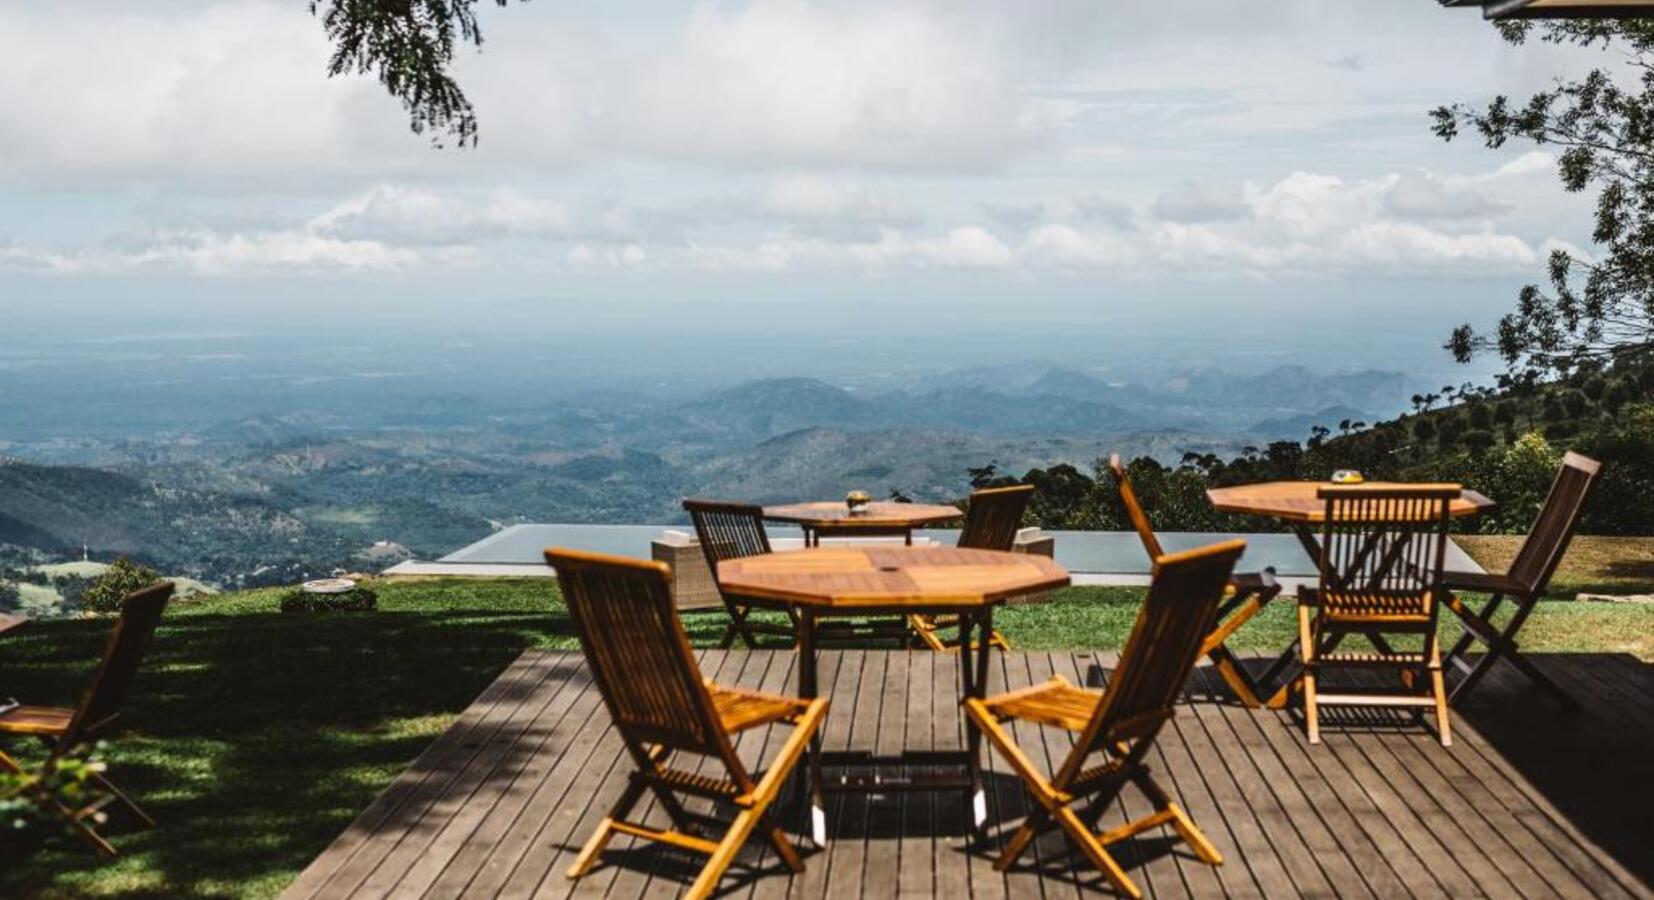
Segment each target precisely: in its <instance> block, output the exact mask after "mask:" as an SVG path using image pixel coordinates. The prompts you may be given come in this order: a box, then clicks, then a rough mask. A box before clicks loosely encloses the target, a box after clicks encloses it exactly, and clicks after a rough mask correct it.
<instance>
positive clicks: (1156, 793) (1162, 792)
mask: <svg viewBox="0 0 1654 900" xmlns="http://www.w3.org/2000/svg"><path fill="white" fill-rule="evenodd" d="M1131 781H1132V784H1135V785H1137V789H1138V790H1140V791H1142V792H1143V796H1145V797H1147V798H1149V803H1150V804H1152V805H1153V806H1154V809H1155V811H1156V812H1168V813H1171V816H1172V819H1171V824H1172V827H1173V828H1175V829H1177V833H1178V836H1180V837H1182V838H1183V841H1184V842H1185V843H1187V844H1188V845H1189V847H1190V848H1191V849H1193V850H1194V851H1195V855H1196V856H1198V857H1200V859H1201V861H1202V862H1207V863H1211V864H1212V865H1214V866H1219V865H1222V864H1223V854H1221V853H1219V852H1218V848H1216V847H1214V846H1212V842H1211V841H1210V840H1208V839H1207V838H1206V835H1205V833H1203V832H1202V831H1201V830H1200V828H1199V827H1197V826H1196V825H1195V822H1194V820H1193V819H1191V818H1189V814H1188V813H1186V812H1184V811H1183V807H1181V806H1178V805H1177V803H1176V802H1174V801H1173V800H1172V795H1171V794H1168V793H1166V789H1165V788H1163V787H1161V786H1160V783H1159V782H1157V781H1155V780H1154V777H1153V776H1151V775H1150V774H1149V772H1148V770H1147V769H1142V768H1140V769H1138V770H1137V773H1136V774H1135V775H1133V776H1132V778H1131Z"/></svg>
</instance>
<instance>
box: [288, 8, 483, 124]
mask: <svg viewBox="0 0 1654 900" xmlns="http://www.w3.org/2000/svg"><path fill="white" fill-rule="evenodd" d="M494 2H495V3H496V4H497V5H499V6H502V7H503V6H505V5H506V0H494ZM477 3H478V0H311V3H310V12H311V14H313V15H314V14H318V13H319V14H320V15H321V19H322V27H323V28H324V29H326V30H327V36H328V39H329V40H331V41H332V42H333V55H332V56H331V57H330V58H329V59H328V64H327V74H328V75H329V76H334V75H340V74H345V73H350V72H355V73H358V74H368V73H374V74H376V75H378V76H379V83H380V84H383V85H384V86H385V90H387V91H389V92H390V93H391V95H392V96H394V97H396V98H397V99H399V100H401V101H402V107H403V108H404V109H406V110H407V111H408V117H409V123H408V124H409V127H410V128H412V129H413V131H414V133H415V134H423V133H424V132H425V131H426V130H427V129H429V130H432V131H435V132H437V135H436V136H433V138H432V141H433V143H436V144H437V145H438V146H441V141H442V135H447V136H449V137H451V138H452V139H453V140H454V141H455V142H456V143H458V145H459V146H462V147H463V146H466V145H472V146H474V145H475V144H476V142H477V117H476V113H475V111H473V110H472V108H471V101H469V100H467V99H466V98H465V92H464V91H461V90H460V87H459V84H458V83H457V82H455V81H454V79H453V78H451V77H450V76H449V75H448V66H449V65H450V64H452V63H453V61H454V48H455V47H456V46H458V45H460V44H464V43H470V44H472V45H473V46H476V47H481V46H482V31H481V29H480V28H478V26H477V14H476V9H475V7H476V6H477Z"/></svg>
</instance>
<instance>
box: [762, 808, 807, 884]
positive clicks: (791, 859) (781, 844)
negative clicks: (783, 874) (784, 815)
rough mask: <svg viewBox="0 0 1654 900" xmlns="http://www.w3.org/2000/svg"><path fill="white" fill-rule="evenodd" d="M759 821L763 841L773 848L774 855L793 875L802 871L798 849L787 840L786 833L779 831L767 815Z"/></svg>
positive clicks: (773, 819) (777, 825)
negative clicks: (779, 858)
mask: <svg viewBox="0 0 1654 900" xmlns="http://www.w3.org/2000/svg"><path fill="white" fill-rule="evenodd" d="M759 821H760V824H762V825H763V826H764V837H765V839H766V840H768V841H769V842H770V846H771V847H774V848H775V855H776V856H779V857H781V861H782V862H783V863H785V864H786V866H787V868H789V869H791V870H792V871H793V873H794V874H797V873H799V872H802V871H804V860H803V859H802V858H800V857H799V855H798V848H797V847H794V846H793V842H792V841H789V840H787V833H786V832H785V831H783V830H781V826H780V825H779V824H777V823H776V821H775V818H774V817H773V816H771V815H770V814H769V813H765V814H764V815H763V816H762V817H760V820H759Z"/></svg>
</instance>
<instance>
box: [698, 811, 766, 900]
mask: <svg viewBox="0 0 1654 900" xmlns="http://www.w3.org/2000/svg"><path fill="white" fill-rule="evenodd" d="M763 815H764V813H763V810H761V809H753V808H748V809H743V810H741V812H740V813H738V814H737V815H736V816H735V820H734V821H733V822H731V823H730V824H729V832H728V833H726V834H725V835H724V839H723V840H721V841H719V842H718V849H717V850H715V851H713V853H712V859H710V860H708V861H707V864H706V868H703V869H701V874H700V875H698V876H696V877H695V883H694V884H692V885H690V886H689V890H688V891H686V892H685V893H684V897H686V898H689V900H703V898H706V897H710V896H712V892H713V891H714V890H716V889H717V887H718V882H719V881H720V880H722V879H723V877H724V872H726V871H728V870H729V864H730V863H732V862H734V861H735V854H737V853H739V852H740V851H741V845H743V844H745V843H746V842H747V836H748V835H750V834H752V829H753V828H754V827H756V826H757V825H758V820H759V819H760V818H762V817H763Z"/></svg>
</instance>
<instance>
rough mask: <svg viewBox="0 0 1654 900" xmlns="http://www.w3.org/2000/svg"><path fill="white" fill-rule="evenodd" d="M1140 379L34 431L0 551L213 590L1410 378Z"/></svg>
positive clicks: (1076, 452)
mask: <svg viewBox="0 0 1654 900" xmlns="http://www.w3.org/2000/svg"><path fill="white" fill-rule="evenodd" d="M1151 382H1152V383H1147V384H1141V383H1116V382H1112V381H1109V380H1106V379H1104V378H1101V377H1098V376H1097V375H1094V374H1091V373H1087V372H1084V371H1080V370H1078V369H1073V368H1051V367H1045V368H1033V369H1030V368H1027V367H1019V368H992V367H977V368H972V369H964V370H960V371H957V372H951V373H936V374H932V375H926V376H918V377H915V378H913V379H911V380H910V383H909V384H908V385H907V386H906V387H904V388H902V389H897V390H878V391H866V390H854V389H850V388H847V387H843V386H839V385H833V384H829V383H827V382H824V381H821V380H817V379H813V378H804V377H788V378H769V379H761V380H756V381H751V382H747V383H743V384H738V385H735V386H733V387H728V388H724V389H719V390H713V391H710V392H707V393H704V394H700V395H692V396H687V397H686V396H679V395H668V394H661V395H651V394H645V393H638V392H622V391H592V392H585V393H580V394H575V395H570V396H565V397H560V398H556V399H553V400H542V401H540V402H537V403H519V404H516V405H511V404H506V403H503V402H501V401H499V400H493V401H484V400H481V399H478V398H473V397H465V396H460V395H442V396H433V397H429V398H424V399H422V400H420V401H418V402H412V403H407V404H401V405H399V406H398V407H397V408H394V409H372V408H364V409H362V410H360V411H358V412H354V413H346V412H341V411H338V410H318V409H294V410H289V411H284V412H264V413H259V414H252V415H243V416H240V417H237V418H230V419H226V420H222V421H216V422H212V423H209V424H207V425H204V426H202V427H200V428H193V429H187V430H167V431H150V432H147V433H142V432H140V433H117V434H115V435H113V436H109V437H98V436H81V437H78V438H75V439H73V440H64V439H61V438H58V437H56V436H48V437H47V438H45V439H42V440H39V441H36V442H33V443H14V444H12V445H10V446H9V448H8V452H9V453H11V454H12V455H13V456H16V457H21V458H22V459H18V460H16V461H12V462H6V463H4V464H0V545H13V546H16V547H24V548H33V549H36V550H41V551H46V552H47V553H48V554H49V555H56V556H58V557H60V558H67V557H71V556H73V557H76V558H78V555H79V550H80V547H81V546H82V544H85V545H88V546H90V548H91V549H92V550H93V551H94V553H95V554H97V555H99V556H102V557H108V556H109V555H111V554H115V553H127V554H132V555H134V556H137V557H139V558H141V559H143V560H145V561H146V562H149V563H151V564H153V565H156V566H158V567H161V568H163V569H166V570H167V571H170V572H176V573H179V574H184V575H191V576H194V577H198V578H201V579H202V580H204V581H208V582H212V583H218V584H231V583H236V582H237V581H238V580H239V581H240V582H242V583H249V582H250V583H261V582H265V581H276V580H291V579H292V577H295V576H296V575H299V574H304V573H311V572H317V571H326V570H327V569H329V568H332V567H335V566H337V567H343V568H349V567H351V566H352V565H353V564H359V563H360V558H359V556H358V554H360V553H362V552H364V551H365V548H367V547H368V546H370V545H371V544H372V543H373V542H374V541H379V540H390V541H395V542H397V543H399V544H402V545H405V546H407V547H409V548H411V549H412V550H413V551H414V552H415V553H416V554H418V555H420V556H425V557H430V556H435V555H440V554H442V553H445V552H448V551H450V550H453V549H455V548H457V547H459V546H462V545H464V544H466V543H469V542H471V541H473V540H476V539H478V538H480V537H483V536H485V535H486V534H488V533H489V530H490V528H492V527H496V526H497V525H499V524H502V523H510V522H518V521H565V522H659V523H669V522H675V521H679V520H680V518H681V511H680V509H679V506H678V501H679V499H680V498H681V497H683V496H686V495H690V494H701V495H713V496H726V497H731V498H740V499H746V500H752V501H757V502H773V501H781V500H791V499H800V498H814V497H834V496H840V495H842V494H843V492H844V491H846V490H848V489H851V488H861V489H866V490H869V491H872V492H874V493H875V494H879V495H884V494H888V493H889V492H891V491H893V490H900V491H902V492H904V493H906V494H909V495H911V496H914V497H917V498H922V499H937V500H944V499H950V498H954V497H958V496H960V495H962V494H963V493H965V491H966V490H967V489H968V480H967V475H966V470H967V469H968V468H971V467H974V466H981V465H984V464H987V463H990V462H991V463H996V464H997V465H998V466H999V468H1000V470H1001V471H1004V472H1011V473H1020V472H1022V471H1026V470H1027V469H1028V468H1031V467H1034V466H1049V465H1052V464H1054V463H1058V462H1071V463H1074V464H1076V465H1080V466H1083V467H1089V466H1090V465H1091V464H1092V463H1093V462H1094V461H1095V460H1096V459H1097V458H1099V457H1102V456H1106V455H1107V454H1108V453H1110V452H1118V453H1121V454H1123V455H1126V456H1144V455H1147V456H1155V457H1157V458H1160V459H1161V460H1163V461H1165V462H1167V463H1175V462H1177V460H1178V459H1179V458H1181V456H1182V454H1183V453H1185V452H1187V451H1195V452H1199V453H1213V454H1218V455H1232V454H1235V453H1238V452H1239V451H1240V449H1241V448H1242V447H1243V446H1245V445H1249V444H1251V445H1257V444H1261V443H1263V442H1266V441H1268V440H1273V439H1280V438H1294V439H1301V438H1303V437H1306V436H1307V435H1308V433H1309V429H1310V427H1312V426H1313V425H1316V424H1323V425H1326V426H1328V427H1331V428H1336V425H1337V422H1338V420H1340V419H1344V418H1352V419H1355V418H1364V419H1366V420H1368V421H1376V420H1378V419H1379V418H1381V417H1384V416H1386V415H1393V414H1394V413H1395V412H1397V411H1399V410H1400V409H1402V408H1404V407H1405V405H1406V398H1407V396H1408V395H1410V394H1411V393H1412V392H1413V391H1414V390H1417V387H1416V386H1414V385H1411V384H1409V383H1408V381H1407V379H1406V378H1405V377H1404V376H1402V375H1400V374H1397V373H1391V372H1378V371H1363V372H1354V373H1346V374H1333V375H1317V374H1315V373H1311V372H1309V371H1308V370H1306V369H1304V368H1302V367H1299V366H1282V367H1279V368H1277V369H1274V370H1271V371H1269V372H1264V373H1255V374H1249V375H1232V374H1228V373H1226V372H1224V371H1223V370H1221V369H1218V368H1215V367H1203V368H1199V369H1193V370H1189V371H1186V372H1182V373H1179V374H1176V375H1172V376H1168V377H1165V378H1158V379H1152V380H1151ZM43 461H56V462H66V461H73V462H74V463H75V464H73V465H44V464H41V463H42V462H43ZM0 551H3V548H0ZM3 562H4V553H3V552H0V563H3Z"/></svg>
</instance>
